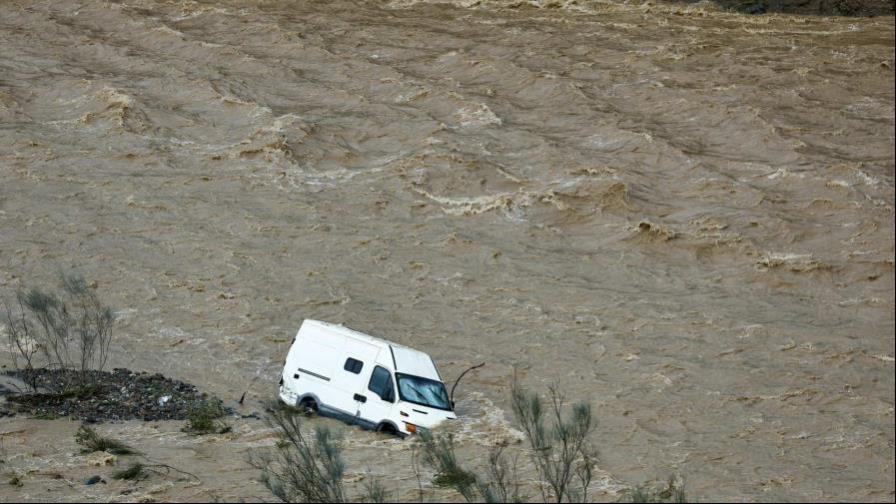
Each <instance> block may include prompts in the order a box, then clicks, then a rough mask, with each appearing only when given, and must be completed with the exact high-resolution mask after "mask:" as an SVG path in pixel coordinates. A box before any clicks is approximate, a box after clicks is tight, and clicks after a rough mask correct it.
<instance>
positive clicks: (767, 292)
mask: <svg viewBox="0 0 896 504" xmlns="http://www.w3.org/2000/svg"><path fill="white" fill-rule="evenodd" d="M552 7H553V8H541V7H539V6H532V5H529V4H525V3H520V2H513V3H511V2H493V3H488V2H486V3H484V4H478V3H475V2H463V1H458V2H455V3H454V4H449V3H426V2H421V3H414V2H406V1H400V2H355V1H345V0H337V1H333V2H299V1H296V2H293V1H280V0H277V1H266V2H257V1H246V0H241V1H237V0H222V1H201V2H194V1H174V0H171V1H165V2H155V1H137V0H125V1H111V2H109V1H106V2H102V1H95V0H81V1H73V0H59V1H55V0H54V1H34V2H27V1H21V0H9V1H3V2H0V290H2V293H3V295H6V296H9V295H11V294H12V293H14V292H15V290H16V289H18V288H22V287H24V286H33V285H51V284H52V283H53V282H54V280H53V278H54V274H55V272H56V271H58V270H60V269H62V270H68V269H70V268H73V267H74V268H77V269H78V270H79V271H81V272H82V273H84V274H85V276H87V277H88V278H90V279H92V280H95V281H96V288H97V289H98V292H99V293H100V295H101V296H102V297H103V298H104V299H105V300H106V301H107V302H108V303H109V304H111V305H113V306H114V307H115V308H116V310H117V312H118V315H119V318H120V321H121V323H120V325H119V326H118V331H117V341H116V343H115V348H114V355H113V358H112V361H113V362H112V364H113V365H115V366H125V367H128V368H131V369H135V370H145V371H151V372H156V371H158V372H162V373H164V374H165V375H167V376H171V377H173V378H176V379H180V380H185V381H189V382H191V383H194V384H196V385H197V386H199V387H200V388H201V389H203V390H207V391H209V392H211V393H214V394H216V395H218V396H220V397H222V398H224V399H225V401H227V402H228V404H230V405H234V406H235V401H236V400H237V399H239V397H240V396H241V395H242V394H243V393H244V392H247V395H246V401H245V404H244V405H243V406H239V407H237V411H238V412H239V413H241V414H249V413H251V412H253V411H261V408H262V406H261V404H262V401H264V400H267V399H271V398H273V397H274V396H275V393H276V387H277V380H278V378H279V374H280V371H281V369H280V367H281V366H282V363H283V359H284V357H285V354H286V350H287V348H288V345H289V343H290V341H291V339H292V336H293V335H294V333H295V331H296V329H297V328H298V326H299V324H300V323H301V321H302V320H303V319H304V318H306V317H307V318H316V319H323V320H329V321H333V322H342V323H345V324H346V325H348V326H350V327H353V328H356V329H359V330H363V331H365V332H369V333H371V334H374V335H377V336H382V337H385V338H388V339H392V340H394V341H396V342H399V343H402V344H406V345H410V346H413V347H416V348H419V349H421V350H424V351H426V352H428V353H430V354H432V356H433V358H434V359H435V361H436V362H437V364H438V365H439V367H440V370H441V373H442V375H443V376H444V377H445V379H446V380H448V381H452V380H453V378H454V377H456V376H457V375H458V374H459V373H460V372H461V371H463V369H465V368H466V367H467V366H470V365H473V364H477V363H479V362H486V366H485V367H484V368H483V369H481V370H479V371H477V372H475V373H472V374H470V375H469V376H468V377H467V378H466V379H465V381H464V382H463V384H462V385H461V386H460V388H459V391H458V399H459V402H458V413H459V415H460V416H461V419H460V420H459V421H458V422H459V424H458V429H459V432H458V440H459V443H460V450H461V451H462V453H464V454H465V455H464V457H465V460H466V461H467V463H468V464H470V465H472V466H474V467H476V466H477V465H481V464H482V463H483V458H484V455H485V454H486V453H487V450H488V446H490V445H491V444H494V443H496V442H502V441H503V440H507V439H511V440H512V439H513V438H514V436H516V435H518V433H517V431H516V430H515V429H514V427H513V423H512V415H511V412H510V408H509V404H508V397H507V396H508V388H507V385H508V383H509V382H510V380H511V378H512V376H513V374H514V368H516V369H517V372H518V374H519V376H520V379H521V380H522V381H523V383H525V384H527V385H529V386H531V387H532V388H533V389H537V390H546V388H547V386H549V385H551V384H556V385H557V386H558V387H559V388H560V389H561V390H562V391H563V392H564V393H565V394H566V396H567V397H568V398H569V399H570V400H579V399H581V400H586V401H588V402H590V403H591V404H592V405H593V407H594V410H595V412H596V416H597V418H598V421H599V427H598V430H597V433H596V435H595V437H594V441H595V444H596V446H597V447H598V448H599V453H600V462H599V466H600V473H599V475H598V476H599V477H597V478H596V480H595V483H594V484H593V485H592V488H591V491H592V495H593V496H594V497H595V498H596V499H599V500H604V501H607V500H610V501H612V500H616V499H619V498H621V497H622V496H623V495H624V494H623V492H624V489H625V488H627V487H628V486H630V485H633V484H637V483H642V482H650V481H660V480H664V479H665V478H667V477H668V476H669V475H672V474H679V475H681V476H683V477H684V479H685V481H686V482H687V488H688V490H689V493H690V495H691V496H692V497H693V498H695V499H699V500H702V501H712V500H716V499H725V500H733V501H777V500H821V501H834V500H850V501H852V500H856V501H858V500H873V501H893V500H894V498H896V496H894V409H893V408H894V263H893V261H894V213H893V212H894V69H893V64H894V20H893V17H892V16H884V17H872V18H849V17H823V16H811V17H809V16H807V17H801V16H793V15H783V14H767V15H760V16H748V15H744V14H737V13H728V12H723V11H721V10H719V9H718V8H716V7H714V6H713V4H711V3H701V4H696V5H690V6H674V5H652V4H651V3H647V4H643V5H623V4H612V3H597V2H588V1H584V2H582V1H580V2H568V3H565V4H564V3H560V2H557V3H554V4H553V5H552ZM4 341H5V337H4ZM4 345H5V343H4ZM2 359H3V363H5V364H6V365H9V364H10V360H9V358H8V355H7V354H5V353H4V354H3V357H2ZM315 422H320V423H331V424H332V425H334V426H336V427H340V426H341V424H338V423H335V422H333V421H330V420H326V419H324V420H313V421H312V423H315ZM232 423H233V425H234V430H233V432H231V433H229V434H224V435H213V436H206V437H192V436H189V435H187V434H183V433H181V432H180V430H179V429H180V426H181V424H180V423H177V422H168V423H164V422H161V423H156V422H145V423H144V422H139V421H136V422H125V423H118V424H110V425H104V426H102V427H100V429H101V430H102V431H103V432H106V433H111V434H113V435H115V436H117V437H119V438H121V439H123V440H125V441H127V442H129V443H131V444H133V445H135V446H136V447H138V448H139V449H141V450H144V451H145V452H147V453H148V454H150V455H151V456H152V457H154V458H155V459H157V460H163V461H165V462H166V463H169V464H171V465H175V466H177V467H180V468H182V469H187V470H190V471H191V472H193V473H195V474H196V475H197V476H198V477H199V478H200V479H201V482H197V481H194V480H189V479H188V480H176V479H171V478H168V479H166V478H162V477H158V476H157V477H153V478H151V479H150V480H147V481H144V482H140V483H122V482H117V481H111V480H110V482H109V483H108V484H106V485H102V484H99V485H93V486H85V485H84V481H83V480H84V479H85V478H87V477H89V476H90V475H92V474H102V475H105V477H107V479H108V474H109V472H110V471H111V468H108V467H97V466H92V465H90V464H91V460H90V457H89V456H84V455H80V454H77V446H76V445H75V444H74V441H73V439H72V434H73V433H74V431H75V429H76V428H77V423H76V422H72V421H70V420H64V419H63V420H54V421H47V420H43V421H38V420H29V419H27V418H25V417H24V416H21V415H20V416H17V417H14V418H5V419H0V459H2V460H3V462H2V463H0V473H2V477H3V481H2V482H0V483H2V484H0V500H4V501H8V500H14V499H23V500H47V499H48V500H81V499H87V500H93V501H107V500H145V499H157V500H181V501H183V500H187V501H190V500H193V501H204V500H208V499H212V498H222V499H240V498H243V499H248V500H257V499H258V498H262V497H264V498H270V495H269V494H267V492H266V490H265V489H264V488H263V487H262V486H261V485H260V484H259V483H257V481H256V479H257V475H258V473H257V471H255V470H254V469H252V468H251V467H249V466H248V465H247V463H246V459H247V457H248V454H249V452H251V451H252V450H253V449H254V448H256V447H258V446H270V445H271V444H272V443H273V442H274V439H273V437H272V433H271V432H270V431H269V430H268V429H266V428H265V426H264V424H263V423H262V422H261V421H258V420H253V419H239V420H233V421H232ZM345 433H346V443H347V448H348V449H347V451H346V459H347V465H348V468H349V469H348V471H349V481H350V484H354V483H352V482H358V481H361V480H362V479H366V478H370V477H374V476H378V477H380V478H382V481H383V483H384V484H385V486H386V487H387V488H388V489H390V490H391V491H394V492H396V493H397V495H399V496H400V497H402V498H404V499H412V500H417V499H418V488H417V487H418V485H417V481H416V478H415V477H414V473H413V470H412V469H411V462H410V461H411V449H410V446H411V443H407V442H403V441H399V440H395V439H392V438H388V437H383V436H379V435H375V434H371V433H367V432H363V431H361V430H358V429H356V428H350V427H346V428H345ZM119 463H123V462H119ZM14 474H15V475H18V476H19V478H20V482H21V483H22V486H21V487H18V486H14V485H7V484H6V480H7V479H8V478H10V477H11V476H12V475H14ZM533 474H534V473H533V472H532V468H531V466H530V465H529V464H527V462H526V458H525V455H523V456H522V458H521V459H520V479H522V480H523V481H524V483H525V482H527V481H528V482H531V479H532V478H533ZM423 478H424V481H423V484H424V491H425V492H424V493H425V494H426V495H425V496H424V497H425V498H427V499H434V498H448V499H453V500H456V499H458V496H456V495H453V494H450V493H448V492H445V491H443V490H435V491H433V490H431V487H430V486H429V484H428V475H427V474H426V473H424V474H423ZM352 488H355V487H352ZM532 488H533V487H531V485H530V486H529V490H530V494H529V495H530V496H533V497H534V496H535V494H533V493H531V490H532ZM353 491H354V490H353Z"/></svg>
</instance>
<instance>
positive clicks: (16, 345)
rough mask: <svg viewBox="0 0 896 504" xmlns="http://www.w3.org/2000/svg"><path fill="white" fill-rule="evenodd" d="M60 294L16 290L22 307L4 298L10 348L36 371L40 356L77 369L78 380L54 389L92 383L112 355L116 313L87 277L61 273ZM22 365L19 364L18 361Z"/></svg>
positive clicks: (61, 366)
mask: <svg viewBox="0 0 896 504" xmlns="http://www.w3.org/2000/svg"><path fill="white" fill-rule="evenodd" d="M59 278H60V283H61V289H60V290H59V292H50V291H44V290H42V289H40V288H32V289H29V290H27V291H20V292H18V293H17V294H16V301H17V309H15V308H11V307H10V305H9V303H5V302H4V307H5V313H4V318H5V321H4V322H5V325H6V326H7V333H8V336H9V338H8V339H9V345H10V350H11V351H12V353H13V355H14V356H15V358H16V361H17V362H19V360H21V361H24V365H25V368H24V370H23V371H24V373H23V375H24V376H28V375H33V374H34V373H33V370H34V369H35V368H36V366H37V357H38V356H39V357H41V360H42V361H43V362H42V364H43V365H44V366H45V367H47V368H55V369H72V370H75V371H77V372H76V373H74V374H73V375H72V376H73V378H74V379H73V380H62V381H61V382H60V383H57V384H54V387H53V388H54V392H62V391H68V390H71V389H73V388H81V387H86V386H89V385H91V376H92V375H91V373H90V371H91V370H97V371H102V369H103V368H104V367H105V365H106V361H107V359H108V357H109V347H110V345H111V342H112V329H113V326H114V324H115V315H114V313H113V312H112V309H111V308H109V307H107V306H105V305H104V304H103V303H102V302H101V301H100V299H99V297H98V296H97V294H96V292H94V290H93V289H91V288H90V287H89V286H88V285H87V282H86V281H85V280H84V277H82V276H81V275H78V274H71V273H61V274H60V275H59ZM17 366H18V364H17Z"/></svg>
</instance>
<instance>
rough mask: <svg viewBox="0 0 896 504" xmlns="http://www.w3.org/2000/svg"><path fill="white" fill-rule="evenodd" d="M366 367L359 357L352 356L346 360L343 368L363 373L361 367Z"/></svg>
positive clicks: (351, 371) (350, 371)
mask: <svg viewBox="0 0 896 504" xmlns="http://www.w3.org/2000/svg"><path fill="white" fill-rule="evenodd" d="M363 367H364V363H363V362H361V361H359V360H358V359H352V358H351V357H349V358H348V360H346V361H345V366H343V367H342V369H344V370H346V371H348V372H349V373H355V374H361V368H363Z"/></svg>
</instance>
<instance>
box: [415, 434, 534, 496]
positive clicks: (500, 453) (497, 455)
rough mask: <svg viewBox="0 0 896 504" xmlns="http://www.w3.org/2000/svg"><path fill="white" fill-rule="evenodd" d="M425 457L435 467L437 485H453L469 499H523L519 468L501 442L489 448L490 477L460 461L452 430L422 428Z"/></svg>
mask: <svg viewBox="0 0 896 504" xmlns="http://www.w3.org/2000/svg"><path fill="white" fill-rule="evenodd" d="M419 438H420V444H421V447H422V450H421V451H422V454H423V461H424V462H425V463H426V464H427V465H429V466H430V467H432V468H433V470H435V472H436V476H435V478H434V479H433V483H434V484H435V485H436V486H441V487H449V488H453V489H454V490H455V491H457V492H458V493H459V494H461V496H462V497H463V498H464V500H466V501H467V502H522V500H521V498H520V496H519V485H518V484H517V483H516V482H515V481H512V480H515V479H516V471H515V470H514V471H511V470H510V468H509V464H508V463H507V461H506V459H505V457H504V447H503V446H502V445H498V446H495V447H493V448H492V449H491V450H490V451H489V457H488V476H489V478H490V479H488V480H486V479H483V478H481V477H479V476H477V475H476V474H475V473H473V472H472V471H470V470H468V469H465V468H463V467H462V466H461V465H460V464H459V463H458V462H457V455H455V452H454V436H452V435H451V434H450V433H448V434H446V433H438V434H434V433H432V432H430V431H428V430H420V431H419Z"/></svg>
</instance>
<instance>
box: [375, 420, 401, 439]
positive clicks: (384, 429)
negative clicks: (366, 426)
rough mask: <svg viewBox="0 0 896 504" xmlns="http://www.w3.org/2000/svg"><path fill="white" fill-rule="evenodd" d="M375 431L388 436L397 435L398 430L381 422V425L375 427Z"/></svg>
mask: <svg viewBox="0 0 896 504" xmlns="http://www.w3.org/2000/svg"><path fill="white" fill-rule="evenodd" d="M376 431H377V432H381V433H383V434H388V435H390V436H397V435H398V429H396V428H395V426H394V425H392V424H391V423H389V422H383V423H381V424H379V425H377V426H376Z"/></svg>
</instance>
